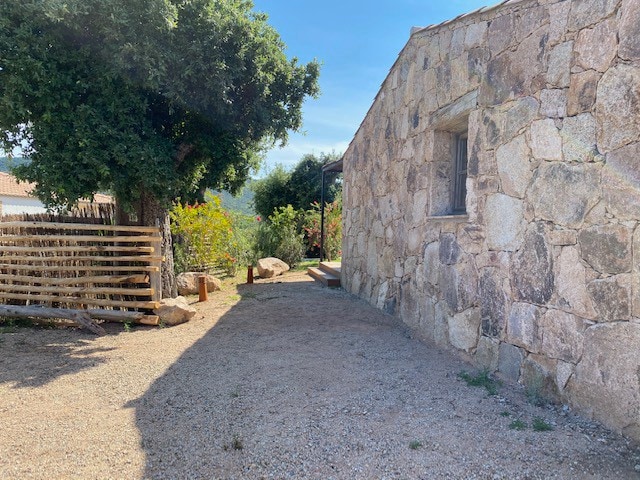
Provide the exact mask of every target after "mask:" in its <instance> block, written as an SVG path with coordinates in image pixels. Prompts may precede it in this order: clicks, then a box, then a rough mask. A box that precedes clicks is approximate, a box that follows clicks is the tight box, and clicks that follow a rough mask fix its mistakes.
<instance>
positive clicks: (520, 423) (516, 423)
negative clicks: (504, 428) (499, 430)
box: [509, 420, 527, 431]
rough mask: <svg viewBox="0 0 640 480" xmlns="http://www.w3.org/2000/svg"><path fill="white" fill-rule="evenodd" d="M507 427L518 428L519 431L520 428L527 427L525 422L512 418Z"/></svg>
mask: <svg viewBox="0 0 640 480" xmlns="http://www.w3.org/2000/svg"><path fill="white" fill-rule="evenodd" d="M509 428H510V429H511V430H518V431H520V430H524V429H526V428H527V424H526V423H524V422H523V421H522V420H514V421H513V422H511V423H510V424H509Z"/></svg>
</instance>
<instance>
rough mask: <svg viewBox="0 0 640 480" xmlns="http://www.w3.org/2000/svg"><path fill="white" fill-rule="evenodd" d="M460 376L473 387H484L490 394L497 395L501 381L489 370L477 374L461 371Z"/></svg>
mask: <svg viewBox="0 0 640 480" xmlns="http://www.w3.org/2000/svg"><path fill="white" fill-rule="evenodd" d="M458 377H459V378H460V379H462V380H464V381H465V382H466V383H467V385H469V386H471V387H481V388H484V389H485V390H486V391H487V393H488V394H489V395H496V394H497V393H498V387H499V386H500V382H499V381H497V380H494V379H493V378H491V375H490V374H489V371H488V370H482V371H480V372H478V373H477V374H475V375H471V374H469V373H467V372H460V373H459V374H458Z"/></svg>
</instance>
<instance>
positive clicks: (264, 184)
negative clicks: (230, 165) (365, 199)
mask: <svg viewBox="0 0 640 480" xmlns="http://www.w3.org/2000/svg"><path fill="white" fill-rule="evenodd" d="M339 158H340V155H338V154H336V153H329V154H325V153H321V154H320V155H319V156H315V155H313V154H308V155H305V156H304V157H302V159H301V160H300V161H299V162H298V164H297V165H296V166H295V167H294V168H293V170H291V171H288V170H286V169H285V168H284V167H283V166H282V165H276V167H275V168H274V169H273V170H272V171H271V172H269V174H268V175H267V176H266V177H264V178H262V179H260V180H256V181H255V183H254V184H253V186H252V188H253V190H254V198H253V202H254V207H255V211H256V212H257V213H258V214H260V215H262V216H263V217H267V216H269V215H270V214H271V212H273V210H274V209H276V208H278V207H283V206H285V205H292V206H293V208H294V209H295V210H307V209H308V208H309V207H310V206H311V205H312V204H313V203H314V202H320V199H321V198H322V167H323V165H326V164H327V163H330V162H333V161H335V160H338V159H339ZM325 182H326V186H325V201H326V202H329V203H331V202H333V201H334V200H335V199H336V196H337V195H338V194H339V192H341V191H342V184H341V183H340V182H339V181H338V174H335V173H331V174H327V175H326V176H325Z"/></svg>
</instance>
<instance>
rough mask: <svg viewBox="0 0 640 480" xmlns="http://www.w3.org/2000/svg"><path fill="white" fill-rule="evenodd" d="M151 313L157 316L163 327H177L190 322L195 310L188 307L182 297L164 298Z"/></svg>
mask: <svg viewBox="0 0 640 480" xmlns="http://www.w3.org/2000/svg"><path fill="white" fill-rule="evenodd" d="M153 313H155V314H156V315H158V316H159V317H160V321H161V322H162V323H164V324H165V325H178V324H180V323H184V322H188V321H189V320H191V319H192V318H193V316H194V315H195V314H196V309H195V308H194V307H192V306H191V305H189V303H188V302H187V299H186V298H184V297H176V298H165V299H163V300H162V301H161V302H160V307H158V308H156V309H155V310H154V311H153Z"/></svg>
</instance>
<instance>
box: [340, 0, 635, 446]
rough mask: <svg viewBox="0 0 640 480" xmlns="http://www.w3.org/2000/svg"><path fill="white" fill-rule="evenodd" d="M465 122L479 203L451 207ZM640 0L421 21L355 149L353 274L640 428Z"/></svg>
mask: <svg viewBox="0 0 640 480" xmlns="http://www.w3.org/2000/svg"><path fill="white" fill-rule="evenodd" d="M464 131H466V132H467V133H468V152H469V153H468V178H467V182H466V186H467V197H466V204H467V213H466V215H447V203H448V202H449V193H448V192H449V190H450V189H451V182H452V179H451V174H452V173H451V170H452V167H451V165H452V162H451V151H452V144H453V140H452V139H453V138H454V136H455V135H456V134H458V133H461V132H464ZM639 224H640V2H638V1H637V0H582V1H578V0H564V1H544V0H538V1H535V0H524V1H515V2H510V3H507V4H505V5H502V6H499V7H495V8H493V9H489V10H484V11H479V12H475V13H473V14H470V15H467V16H463V17H461V18H458V19H456V20H453V21H451V22H447V23H445V24H441V25H438V26H434V27H429V28H426V29H421V30H415V29H414V31H413V33H412V35H411V37H410V40H409V42H408V43H407V45H406V46H405V48H404V49H403V51H402V52H401V53H400V56H399V57H398V60H397V61H396V63H395V64H394V65H393V67H392V69H391V71H390V73H389V76H388V77H387V78H386V80H385V81H384V83H383V85H382V88H381V90H380V92H379V94H378V95H377V97H376V99H375V101H374V103H373V105H372V107H371V109H370V111H369V113H368V114H367V116H366V118H365V119H364V121H363V123H362V125H361V127H360V129H359V130H358V132H357V134H356V136H355V138H354V139H353V141H352V143H351V145H350V147H349V149H348V150H347V152H346V153H345V156H344V241H343V270H342V271H343V284H344V285H345V288H346V289H347V290H348V291H350V292H352V293H355V294H357V295H359V296H361V297H363V298H365V299H367V300H368V301H369V302H371V303H372V304H374V305H376V306H377V307H379V308H381V309H384V310H385V311H387V312H388V313H390V314H394V315H397V316H399V317H400V318H401V319H402V320H403V321H404V322H405V323H406V324H408V325H409V326H410V327H411V328H412V329H413V330H414V331H415V332H416V334H418V335H421V336H423V337H424V338H426V339H429V340H431V341H434V342H435V343H436V344H438V345H440V346H443V347H447V348H452V349H456V350H458V351H459V352H460V353H461V354H463V355H465V356H468V357H470V358H472V359H473V360H474V361H475V362H476V363H477V364H478V365H482V366H486V367H489V368H490V369H492V370H494V371H498V372H499V373H500V374H501V375H503V376H505V377H508V378H510V379H512V380H514V381H520V382H522V383H525V384H529V385H532V386H533V387H535V388H538V389H540V390H541V393H543V394H545V395H547V396H550V397H554V398H555V399H558V400H561V401H563V402H568V403H570V404H571V405H573V406H574V407H577V408H578V409H580V410H581V411H582V412H583V413H586V414H589V415H592V416H593V417H595V418H596V419H598V420H600V421H603V422H604V423H605V424H607V425H609V426H610V427H613V428H615V429H617V430H619V431H622V432H624V433H625V434H627V435H630V436H632V437H635V438H640V389H639V383H640V277H639V273H640V228H639Z"/></svg>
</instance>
